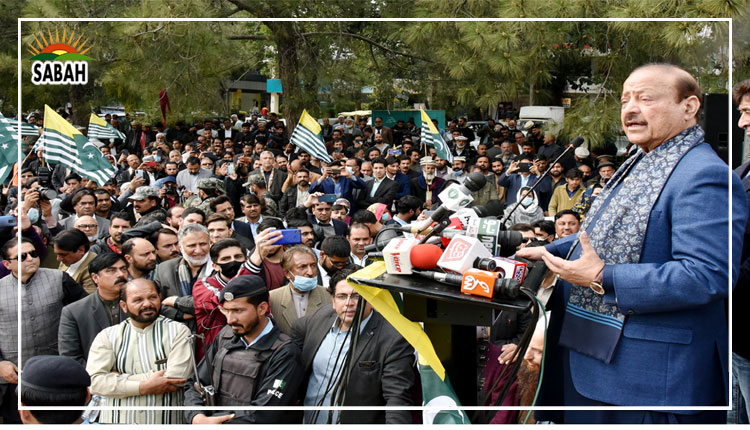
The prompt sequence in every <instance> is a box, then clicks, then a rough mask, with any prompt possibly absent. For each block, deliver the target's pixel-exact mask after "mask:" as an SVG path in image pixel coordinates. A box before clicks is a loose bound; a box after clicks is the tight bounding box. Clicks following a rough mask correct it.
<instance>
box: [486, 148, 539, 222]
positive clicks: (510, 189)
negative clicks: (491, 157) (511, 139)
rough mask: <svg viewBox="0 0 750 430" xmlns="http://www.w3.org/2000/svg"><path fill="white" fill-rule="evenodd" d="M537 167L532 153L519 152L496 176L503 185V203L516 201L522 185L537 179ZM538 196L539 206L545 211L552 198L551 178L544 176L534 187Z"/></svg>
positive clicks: (509, 203)
mask: <svg viewBox="0 0 750 430" xmlns="http://www.w3.org/2000/svg"><path fill="white" fill-rule="evenodd" d="M539 174H540V172H539V169H538V168H537V164H536V162H535V161H534V156H533V155H528V154H521V155H519V156H518V158H516V161H514V162H512V163H510V166H508V168H507V169H505V171H504V172H503V173H501V174H500V176H499V177H498V178H497V184H498V185H500V186H501V187H505V189H506V190H507V191H506V192H505V198H506V200H505V205H506V207H507V206H511V205H513V204H515V203H516V195H517V194H518V190H520V189H521V188H522V187H531V186H533V185H534V184H535V183H536V181H537V180H538V179H539ZM534 191H535V192H536V195H537V196H539V207H541V208H542V210H543V211H544V212H545V214H546V212H547V206H548V205H549V201H550V199H551V198H552V178H551V177H549V176H546V177H545V178H544V179H542V182H541V183H539V185H538V186H537V187H536V188H535V189H534Z"/></svg>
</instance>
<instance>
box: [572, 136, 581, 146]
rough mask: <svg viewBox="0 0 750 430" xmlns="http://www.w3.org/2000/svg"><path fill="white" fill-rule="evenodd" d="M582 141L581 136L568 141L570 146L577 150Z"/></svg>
mask: <svg viewBox="0 0 750 430" xmlns="http://www.w3.org/2000/svg"><path fill="white" fill-rule="evenodd" d="M584 141H585V139H584V138H583V136H576V137H575V138H573V140H571V141H570V144H571V145H573V146H574V147H575V148H578V147H579V146H581V144H582V143H583V142H584Z"/></svg>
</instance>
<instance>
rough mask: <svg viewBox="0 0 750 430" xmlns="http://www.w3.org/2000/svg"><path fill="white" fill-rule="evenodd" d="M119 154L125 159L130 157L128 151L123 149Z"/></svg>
mask: <svg viewBox="0 0 750 430" xmlns="http://www.w3.org/2000/svg"><path fill="white" fill-rule="evenodd" d="M120 153H121V154H122V155H124V156H126V157H127V156H128V155H130V152H128V150H127V149H123V150H122V151H120Z"/></svg>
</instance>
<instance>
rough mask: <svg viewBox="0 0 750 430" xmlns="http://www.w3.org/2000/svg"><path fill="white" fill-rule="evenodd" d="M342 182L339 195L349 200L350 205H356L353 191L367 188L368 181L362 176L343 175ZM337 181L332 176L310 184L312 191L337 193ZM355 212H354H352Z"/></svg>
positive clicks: (340, 180)
mask: <svg viewBox="0 0 750 430" xmlns="http://www.w3.org/2000/svg"><path fill="white" fill-rule="evenodd" d="M339 183H340V184H341V194H337V195H338V196H339V197H343V198H345V199H347V200H349V207H351V208H353V207H354V196H353V195H352V191H353V190H354V189H355V188H356V189H360V190H361V189H366V188H367V183H365V181H363V180H362V178H359V177H355V178H354V179H351V178H347V177H343V178H339ZM335 191H336V183H335V182H333V179H331V178H330V177H328V178H325V179H324V180H323V181H321V180H320V179H318V180H317V181H315V182H313V183H312V184H311V185H310V193H311V194H312V193H324V194H336V192H335ZM352 213H354V212H352Z"/></svg>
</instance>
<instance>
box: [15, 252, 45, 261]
mask: <svg viewBox="0 0 750 430" xmlns="http://www.w3.org/2000/svg"><path fill="white" fill-rule="evenodd" d="M29 255H30V256H31V258H38V257H39V253H38V252H36V250H34V251H29V252H24V253H21V261H26V259H27V258H28V257H29ZM8 260H18V257H11V258H9V259H8Z"/></svg>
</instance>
